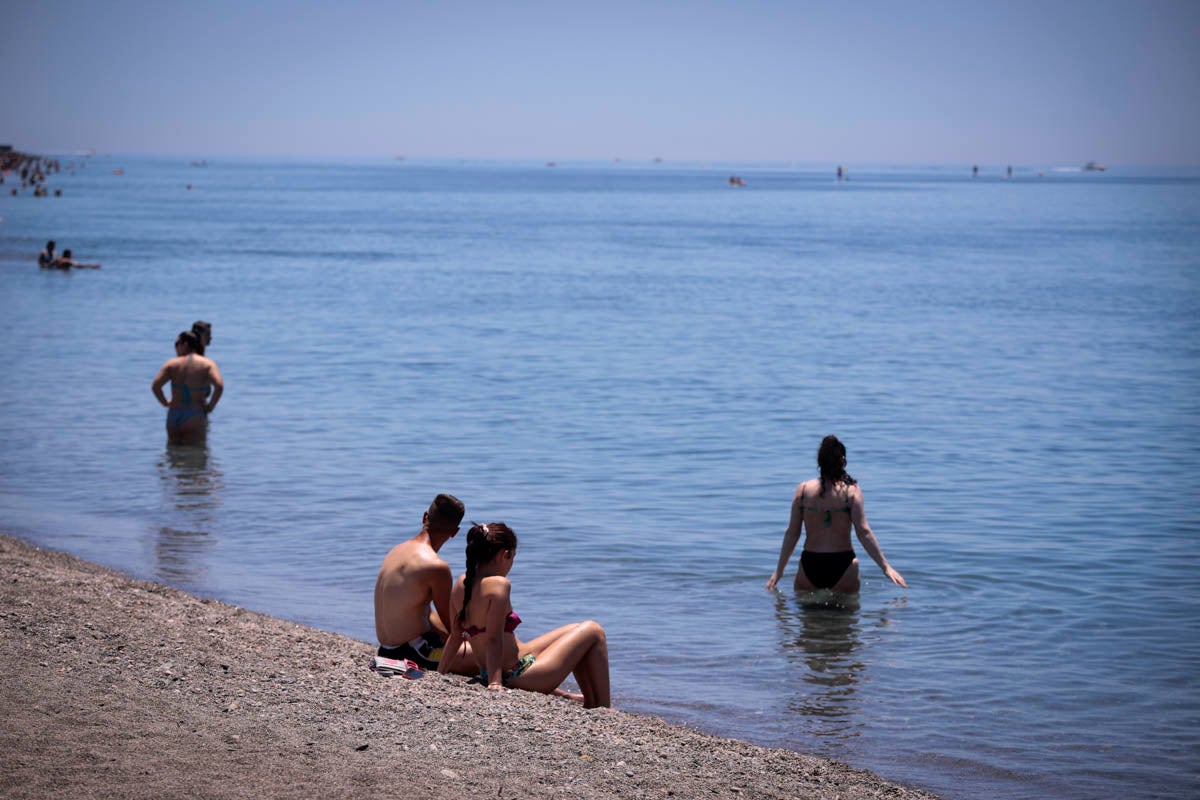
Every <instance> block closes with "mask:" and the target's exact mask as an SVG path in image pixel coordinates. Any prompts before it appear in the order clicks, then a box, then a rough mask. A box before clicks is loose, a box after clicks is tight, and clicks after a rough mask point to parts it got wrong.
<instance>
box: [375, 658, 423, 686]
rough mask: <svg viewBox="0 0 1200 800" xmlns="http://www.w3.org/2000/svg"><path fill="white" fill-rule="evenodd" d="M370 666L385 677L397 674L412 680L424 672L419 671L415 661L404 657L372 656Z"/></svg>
mask: <svg viewBox="0 0 1200 800" xmlns="http://www.w3.org/2000/svg"><path fill="white" fill-rule="evenodd" d="M370 668H371V669H372V670H373V671H375V672H377V673H378V674H380V675H382V676H383V677H385V678H390V677H391V676H393V675H399V676H400V677H401V678H407V679H408V680H410V681H414V680H416V679H417V678H420V677H421V676H422V675H424V674H425V673H424V672H422V671H421V667H420V665H419V664H417V662H415V661H409V660H408V659H406V658H404V659H397V658H384V657H383V656H373V657H372V658H371V665H370Z"/></svg>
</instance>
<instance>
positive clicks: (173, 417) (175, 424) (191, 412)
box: [167, 408, 204, 433]
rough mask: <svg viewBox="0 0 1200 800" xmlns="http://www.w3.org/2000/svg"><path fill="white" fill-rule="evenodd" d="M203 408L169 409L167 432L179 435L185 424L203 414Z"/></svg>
mask: <svg viewBox="0 0 1200 800" xmlns="http://www.w3.org/2000/svg"><path fill="white" fill-rule="evenodd" d="M203 413H204V409H203V408H171V409H167V430H169V431H171V432H172V433H178V432H180V431H182V430H183V423H185V422H187V421H188V420H189V419H191V418H192V417H194V416H196V415H197V414H203Z"/></svg>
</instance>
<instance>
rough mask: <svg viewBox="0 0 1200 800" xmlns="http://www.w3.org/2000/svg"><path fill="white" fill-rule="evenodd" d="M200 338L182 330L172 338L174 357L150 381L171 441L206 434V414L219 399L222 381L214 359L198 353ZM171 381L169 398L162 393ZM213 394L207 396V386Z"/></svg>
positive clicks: (192, 439)
mask: <svg viewBox="0 0 1200 800" xmlns="http://www.w3.org/2000/svg"><path fill="white" fill-rule="evenodd" d="M199 349H200V340H199V339H198V338H197V337H196V334H194V333H192V332H191V331H184V332H183V333H181V334H179V337H178V338H177V339H176V340H175V358H172V359H170V360H169V361H167V362H166V363H165V364H163V365H162V368H161V369H159V371H158V374H157V375H155V376H154V382H153V383H152V384H150V390H151V391H153V392H154V396H155V397H156V398H158V402H159V403H160V404H161V405H162V406H163V407H165V408H166V409H168V410H167V439H168V440H169V441H170V442H171V443H172V444H187V443H190V442H198V441H203V440H204V438H205V436H207V435H208V415H209V414H211V413H212V412H213V409H215V408H216V407H217V403H219V402H220V401H221V395H222V394H223V393H224V392H225V381H224V379H223V378H222V377H221V370H219V369H217V364H216V362H215V361H213V360H212V359H209V358H205V357H204V356H202V355H199V354H198V353H197V350H199ZM168 381H170V383H171V400H170V402H168V401H167V398H166V397H165V396H164V395H163V386H165V385H166V384H167V382H168ZM210 387H211V389H212V398H211V399H208V392H209V388H210Z"/></svg>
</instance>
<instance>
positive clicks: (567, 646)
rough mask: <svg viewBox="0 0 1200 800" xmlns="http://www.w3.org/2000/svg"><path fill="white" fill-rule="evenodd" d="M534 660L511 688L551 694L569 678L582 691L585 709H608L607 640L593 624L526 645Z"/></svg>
mask: <svg viewBox="0 0 1200 800" xmlns="http://www.w3.org/2000/svg"><path fill="white" fill-rule="evenodd" d="M522 649H524V650H526V651H528V652H531V653H533V655H534V656H535V657H536V660H535V661H534V662H533V666H531V667H530V668H529V669H528V670H526V671H525V673H524V674H522V675H520V676H518V677H517V678H514V679H513V681H512V686H513V687H514V688H517V689H525V690H527V691H533V692H542V693H544V694H550V693H552V692H554V690H555V689H557V688H558V685H559V684H560V683H562V682H563V680H564V679H565V678H566V677H567V675H569V674H574V675H575V680H576V681H578V683H579V688H580V689H582V690H583V705H584V707H585V708H596V707H597V706H605V707H607V706H611V705H612V698H611V696H610V693H609V681H608V640H607V638H606V637H605V634H604V628H602V627H600V625H599V624H598V623H596V622H594V621H592V620H588V621H587V622H579V623H576V624H574V625H566V626H563V627H562V628H558V629H556V630H553V631H551V632H550V633H547V634H544V635H542V636H539V637H538V638H537V639H534V640H533V641H531V642H528V643H527V644H526V645H525V647H524V648H522Z"/></svg>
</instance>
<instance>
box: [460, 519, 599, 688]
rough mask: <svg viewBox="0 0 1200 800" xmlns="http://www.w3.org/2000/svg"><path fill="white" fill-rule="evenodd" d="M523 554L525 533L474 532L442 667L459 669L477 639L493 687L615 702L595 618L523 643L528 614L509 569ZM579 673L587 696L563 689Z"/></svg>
mask: <svg viewBox="0 0 1200 800" xmlns="http://www.w3.org/2000/svg"><path fill="white" fill-rule="evenodd" d="M516 555H517V536H516V534H515V533H513V531H512V528H510V527H508V526H507V525H505V524H504V523H503V522H489V523H488V524H486V525H473V526H471V529H470V530H469V531H467V571H466V573H465V574H463V575H461V576H460V577H459V579H458V580H457V581H456V582H455V584H454V590H453V592H451V595H450V605H451V615H450V620H451V623H450V639H449V643H448V644H447V645H446V652H445V653H444V654H443V655H442V663H441V665H440V666H439V667H438V671H439V672H447V671H451V670H453V669H454V668H455V667H456V666H457V664H458V662H459V661H460V660H461V659H463V658H465V657H466V653H465V652H463V650H465V648H464V647H463V646H464V645H465V644H466V643H467V642H470V645H471V648H472V651H471V655H472V656H473V659H474V663H475V666H476V668H478V670H479V678H480V680H482V681H484V682H486V683H487V687H488V689H492V690H503V689H505V688H506V687H507V688H513V689H524V690H526V691H530V692H541V693H543V694H557V695H560V696H563V695H566V696H569V697H572V698H573V699H575V700H582V702H583V705H584V707H585V708H596V707H598V706H604V707H606V708H607V707H609V706H611V705H612V699H611V697H610V696H609V682H608V639H607V637H606V636H605V633H604V628H602V627H600V625H599V624H598V623H596V622H593V621H592V620H588V621H586V622H575V623H572V624H570V625H564V626H563V627H561V628H558V629H556V630H553V631H550V632H549V633H546V634H542V635H541V636H539V637H537V638H536V639H533V640H531V641H528V642H522V641H521V640H520V639H518V638H517V637H516V634H515V633H514V631H515V630H516V628H517V626H518V625H520V624H521V618H520V617H518V616H517V615H516V613H515V612H514V611H513V608H512V601H511V599H510V592H511V589H512V584H511V583H509V580H508V572H509V570H511V569H512V565H513V559H514V558H516ZM571 674H574V676H575V680H576V682H578V683H579V688H580V689H581V690H582V691H583V697H579V696H578V695H569V694H568V693H566V692H564V691H563V690H561V689H559V684H561V683H562V682H563V681H564V680H565V679H566V677H567V676H568V675H571Z"/></svg>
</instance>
